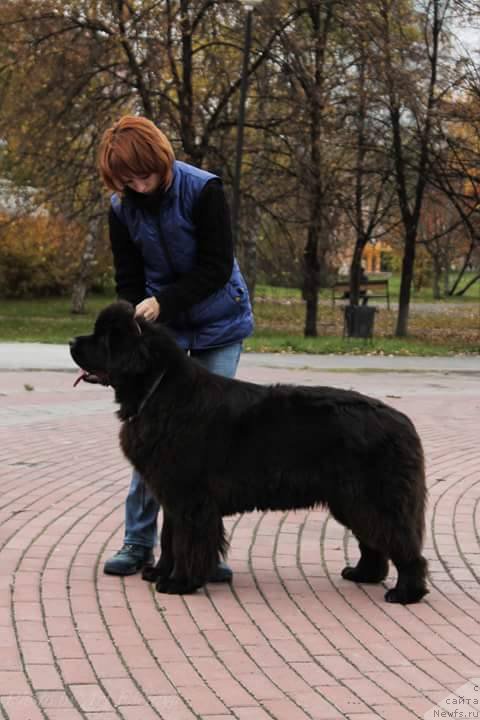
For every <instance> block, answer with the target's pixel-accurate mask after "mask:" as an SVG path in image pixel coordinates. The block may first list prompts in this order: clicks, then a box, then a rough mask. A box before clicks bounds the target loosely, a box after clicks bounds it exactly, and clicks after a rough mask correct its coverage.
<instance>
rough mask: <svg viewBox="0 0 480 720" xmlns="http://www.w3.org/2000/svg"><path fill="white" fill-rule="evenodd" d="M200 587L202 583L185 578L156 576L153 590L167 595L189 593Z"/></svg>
mask: <svg viewBox="0 0 480 720" xmlns="http://www.w3.org/2000/svg"><path fill="white" fill-rule="evenodd" d="M201 587H202V583H200V582H194V581H192V580H187V579H186V578H158V580H157V582H156V583H155V590H156V591H157V592H159V593H166V594H167V595H191V594H192V593H194V592H195V591H196V590H198V589H199V588H201Z"/></svg>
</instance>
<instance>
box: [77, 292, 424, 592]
mask: <svg viewBox="0 0 480 720" xmlns="http://www.w3.org/2000/svg"><path fill="white" fill-rule="evenodd" d="M71 354H72V357H73V359H74V360H75V362H76V363H77V364H78V365H79V366H80V367H81V368H82V369H83V371H84V372H83V376H82V377H83V379H85V380H90V381H93V382H95V381H100V382H103V383H105V384H109V385H112V387H113V388H114V390H115V397H116V401H117V402H118V403H119V405H120V410H119V412H118V415H119V417H120V420H121V421H122V426H121V431H120V439H121V445H122V448H123V451H124V453H125V455H126V457H127V458H128V459H129V460H130V462H131V463H132V464H133V465H134V466H135V467H136V468H137V470H138V471H139V472H140V473H141V475H142V476H143V478H144V480H145V482H146V483H147V484H148V486H149V487H150V489H151V490H152V492H153V493H154V494H155V496H156V497H157V498H158V500H159V502H160V503H161V505H162V507H163V527H162V533H161V557H160V560H159V562H158V564H157V565H156V567H155V568H152V569H150V572H148V571H147V573H146V577H145V575H144V577H145V579H148V580H152V581H155V582H156V589H157V590H158V591H159V592H166V593H178V594H182V593H191V592H193V591H195V590H196V589H197V588H200V587H201V586H202V585H204V584H205V582H206V580H207V578H208V577H210V576H211V574H212V572H213V570H214V569H215V567H216V565H217V563H218V561H219V558H220V557H221V556H222V555H223V554H224V552H225V550H226V545H227V543H226V539H225V535H224V529H223V521H222V517H223V516H224V515H231V514H234V513H244V512H250V511H252V510H262V511H263V510H292V509H295V508H312V507H315V506H317V505H323V506H326V507H328V509H329V510H330V512H331V513H332V515H333V517H334V518H335V519H336V520H338V522H340V523H342V524H343V525H345V526H346V527H347V528H349V529H350V530H351V531H352V532H353V533H354V535H355V536H356V538H357V539H358V542H359V546H360V559H359V561H358V563H357V565H356V566H355V567H346V568H344V570H343V572H342V576H343V577H344V578H345V579H346V580H352V581H354V582H364V583H379V582H381V581H382V580H383V579H384V578H385V577H386V575H387V571H388V560H389V559H391V560H392V562H393V563H394V565H395V567H396V569H397V572H398V580H397V584H396V586H395V587H394V588H392V589H391V590H389V591H388V592H387V593H386V596H385V597H386V599H387V600H388V601H389V602H397V603H404V604H405V603H414V602H417V601H419V600H420V599H421V598H422V597H423V595H425V593H426V592H428V591H427V589H426V584H425V575H426V561H425V559H424V558H423V557H422V555H421V548H422V538H423V531H424V508H425V497H426V490H425V476H424V461H423V452H422V446H421V443H420V440H419V437H418V435H417V433H416V431H415V429H414V427H413V425H412V423H411V422H410V420H409V419H408V418H407V417H406V416H405V415H403V414H402V413H400V412H398V411H397V410H394V409H393V408H391V407H388V406H387V405H385V404H384V403H382V402H380V401H379V400H375V399H373V398H369V397H365V396H364V395H360V394H359V393H356V392H351V391H347V390H339V389H337V388H330V387H297V386H293V385H274V386H269V387H267V386H263V385H255V384H254V383H249V382H241V381H239V380H229V379H226V378H223V377H219V376H217V375H213V374H212V373H209V372H207V371H206V370H204V369H203V368H201V367H200V366H199V365H198V364H197V363H195V362H194V361H193V360H191V359H190V358H189V357H188V356H187V355H186V354H185V353H184V352H183V351H182V350H181V349H179V347H178V346H177V345H176V343H175V341H174V340H173V339H172V337H171V335H170V334H169V333H168V331H167V330H165V328H163V327H161V326H159V325H157V324H152V323H148V322H146V321H144V320H142V319H139V320H137V319H135V318H134V309H133V307H132V306H131V305H129V304H128V303H124V302H117V303H114V304H112V305H110V306H108V307H107V308H105V309H104V310H103V311H102V312H101V313H100V315H99V316H98V318H97V321H96V323H95V328H94V332H93V334H92V335H86V336H81V337H77V338H75V339H74V340H73V341H72V342H71Z"/></svg>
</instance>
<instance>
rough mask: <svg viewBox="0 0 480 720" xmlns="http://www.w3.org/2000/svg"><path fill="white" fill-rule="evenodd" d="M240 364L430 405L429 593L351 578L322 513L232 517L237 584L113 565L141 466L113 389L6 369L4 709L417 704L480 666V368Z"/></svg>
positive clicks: (72, 712) (426, 430)
mask: <svg viewBox="0 0 480 720" xmlns="http://www.w3.org/2000/svg"><path fill="white" fill-rule="evenodd" d="M240 375H241V376H243V377H244V378H248V379H255V380H257V381H259V382H266V381H284V380H287V381H296V382H300V381H301V382H305V383H309V384H310V383H317V384H334V385H337V386H342V387H354V388H356V389H360V390H363V391H364V392H367V393H369V394H373V395H377V396H379V397H382V398H387V400H388V401H389V402H391V403H392V404H394V405H395V406H397V407H398V408H400V409H403V410H405V411H406V412H407V413H408V414H409V415H410V416H411V417H412V418H413V419H414V421H415V422H416V424H417V426H418V429H419V431H420V433H421V436H422V438H423V440H424V444H425V449H426V454H427V461H428V483H429V487H430V499H429V508H428V536H427V542H426V555H427V557H428V560H429V562H430V580H431V593H430V594H429V595H428V596H427V598H426V600H425V601H424V602H422V603H421V604H419V605H412V606H409V607H399V606H396V605H393V606H392V605H388V604H387V603H385V602H384V600H383V594H384V588H383V587H380V586H373V587H368V586H363V587H359V586H355V585H352V584H350V583H348V582H345V581H343V580H342V579H341V578H340V575H339V573H340V570H341V568H342V567H343V566H344V565H345V563H346V560H348V561H352V560H353V561H354V559H355V557H356V555H357V549H356V546H355V543H354V542H352V539H351V537H350V536H349V535H348V534H346V533H345V532H344V530H343V529H342V528H341V527H340V526H339V525H337V524H336V523H335V522H334V521H333V520H332V519H331V518H330V517H329V515H328V514H327V513H326V512H324V511H321V510H316V511H311V512H297V513H293V512H292V513H285V514H283V513H270V514H265V515H262V514H251V515H246V516H243V517H234V518H231V519H229V520H228V523H227V527H228V530H229V533H230V538H231V551H230V555H229V559H230V563H231V565H232V567H233V569H234V572H235V582H234V584H233V586H232V587H228V586H214V585H209V586H208V587H207V589H206V590H205V591H202V592H199V593H197V594H196V595H194V596H189V597H183V598H180V597H171V596H165V595H158V594H155V593H154V592H152V588H151V587H150V586H149V585H148V584H147V583H144V582H142V581H141V580H140V578H139V577H138V576H135V577H130V578H127V579H125V580H122V579H119V578H114V577H107V576H104V575H103V574H102V564H103V562H104V560H105V558H106V557H107V556H108V555H109V554H110V553H112V552H113V551H114V550H116V549H117V548H118V547H119V546H120V545H121V543H122V527H123V503H124V498H125V493H126V489H127V485H128V481H129V469H128V467H127V465H126V462H125V461H124V459H123V458H122V456H121V453H120V450H119V448H118V445H117V440H116V436H117V429H118V427H117V420H116V418H115V416H114V414H113V411H114V405H113V401H112V395H111V391H110V390H107V389H103V388H95V387H91V386H87V385H85V384H84V385H82V386H80V387H78V388H77V389H75V390H74V389H73V388H72V382H73V379H74V375H72V374H71V373H68V372H43V373H42V372H3V373H0V433H1V438H2V441H1V443H0V456H1V460H2V464H1V467H2V482H1V490H2V492H1V495H0V563H1V568H2V572H1V575H0V718H1V719H2V720H5V719H6V718H8V719H9V720H37V719H38V720H40V719H41V718H43V719H45V718H48V719H49V720H77V719H80V718H88V719H89V720H114V718H123V719H124V720H153V719H154V718H163V719H164V720H192V719H193V718H202V720H227V718H237V719H238V720H267V719H268V718H274V719H276V720H307V718H310V719H316V718H318V719H320V718H322V719H323V718H325V719H326V720H328V719H332V720H333V719H334V718H342V717H346V718H352V719H354V720H366V719H367V718H376V717H379V718H386V719H388V720H397V719H398V720H404V719H405V720H406V719H407V718H416V717H422V716H423V714H424V713H425V712H426V711H428V710H429V709H431V708H432V706H433V705H434V704H435V703H436V702H438V701H439V700H441V699H442V698H444V697H445V696H446V695H447V694H448V693H449V692H450V691H452V690H455V689H458V688H459V687H460V686H462V685H463V684H464V683H465V682H466V681H467V680H468V679H470V678H474V677H480V645H479V639H480V624H479V622H478V619H479V599H480V593H479V587H478V577H479V573H480V551H479V538H478V531H477V527H478V526H479V524H480V522H479V521H480V518H479V515H480V502H479V500H480V446H479V443H478V436H479V412H480V387H479V383H478V375H477V376H475V374H474V373H472V374H469V375H467V374H457V375H455V374H443V373H437V374H433V373H432V374H430V373H424V374H418V375H415V374H411V373H409V374H400V373H361V374H355V373H340V374H338V373H335V374H332V373H325V372H315V371H312V370H300V369H298V370H289V371H287V370H282V369H275V370H272V369H269V368H265V367H263V368H258V369H255V368H253V367H250V366H248V367H245V368H244V369H243V370H241V372H240ZM393 582H394V575H393V573H392V575H390V576H389V578H388V579H387V582H386V584H387V585H388V586H391V585H392V583H393Z"/></svg>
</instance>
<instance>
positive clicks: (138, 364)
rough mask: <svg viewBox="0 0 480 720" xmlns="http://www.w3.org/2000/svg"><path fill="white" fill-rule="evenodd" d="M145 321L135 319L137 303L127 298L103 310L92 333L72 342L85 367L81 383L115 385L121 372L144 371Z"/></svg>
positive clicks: (79, 362) (73, 352)
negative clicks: (130, 301)
mask: <svg viewBox="0 0 480 720" xmlns="http://www.w3.org/2000/svg"><path fill="white" fill-rule="evenodd" d="M143 322H144V321H141V322H138V321H137V320H136V319H135V311H134V308H133V306H132V305H130V304H129V303H126V302H123V301H120V302H116V303H112V305H109V306H108V307H106V308H105V309H104V310H102V311H101V312H100V314H99V315H98V317H97V320H96V322H95V327H94V330H93V333H92V334H91V335H79V336H78V337H76V338H74V339H73V340H71V341H70V354H71V356H72V358H73V359H74V361H75V362H76V363H77V365H78V366H79V367H80V368H81V369H82V374H81V375H80V377H79V378H78V380H77V382H78V381H80V380H86V381H87V382H93V383H96V382H98V383H102V384H104V385H115V379H116V377H118V376H119V374H121V375H122V376H125V375H127V376H128V375H130V376H133V375H136V374H141V373H142V372H144V370H145V362H146V356H145V351H144V348H143V343H142V328H141V325H143Z"/></svg>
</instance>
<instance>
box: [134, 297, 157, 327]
mask: <svg viewBox="0 0 480 720" xmlns="http://www.w3.org/2000/svg"><path fill="white" fill-rule="evenodd" d="M159 315H160V304H159V302H158V300H157V298H154V297H149V298H146V299H145V300H142V302H141V303H138V305H137V306H136V307H135V317H143V318H145V320H150V322H153V321H154V320H156V319H157V318H158V316H159Z"/></svg>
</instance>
